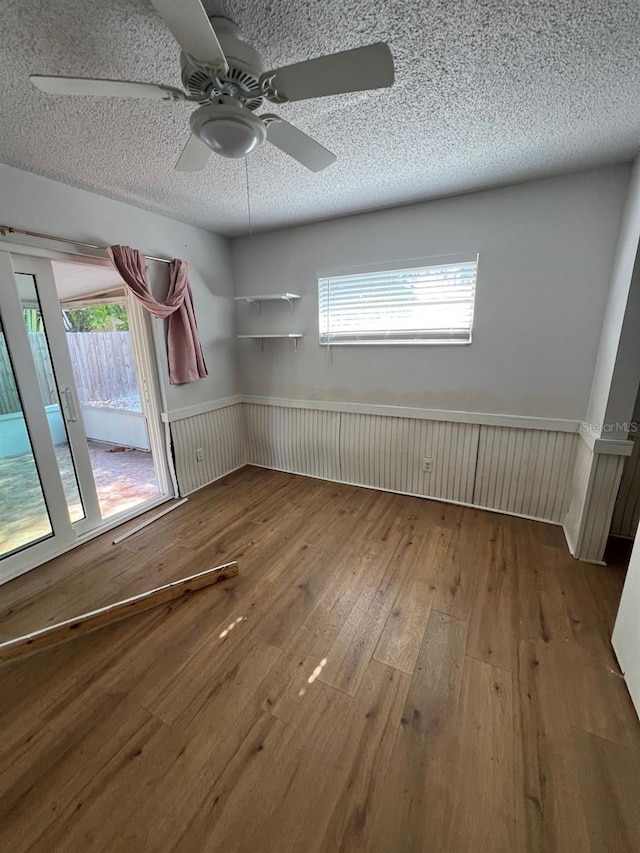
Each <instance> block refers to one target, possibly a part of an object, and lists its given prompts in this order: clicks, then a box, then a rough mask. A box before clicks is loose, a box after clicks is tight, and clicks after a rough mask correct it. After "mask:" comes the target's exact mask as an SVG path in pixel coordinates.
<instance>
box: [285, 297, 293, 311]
mask: <svg viewBox="0 0 640 853" xmlns="http://www.w3.org/2000/svg"><path fill="white" fill-rule="evenodd" d="M284 298H285V301H286V302H288V303H289V307H290V308H291V313H292V314H295V313H296V300H295V299H290V298H289V297H288V296H285V297H284Z"/></svg>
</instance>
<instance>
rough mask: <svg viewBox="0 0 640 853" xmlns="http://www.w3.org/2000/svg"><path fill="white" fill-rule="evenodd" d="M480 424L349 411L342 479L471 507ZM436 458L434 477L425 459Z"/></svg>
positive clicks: (342, 443) (343, 426)
mask: <svg viewBox="0 0 640 853" xmlns="http://www.w3.org/2000/svg"><path fill="white" fill-rule="evenodd" d="M479 429H480V428H479V426H478V425H477V424H467V423H448V422H446V421H425V420H417V419H410V418H394V417H388V416H382V415H364V414H354V413H350V412H344V413H342V414H341V421H340V470H341V476H340V479H341V480H342V481H343V482H346V483H355V484H358V485H362V486H374V487H376V488H381V489H390V490H391V491H394V492H409V493H411V494H415V495H425V496H428V497H434V498H443V499H445V500H450V501H459V502H462V503H471V500H472V497H473V478H474V473H475V462H476V452H477V447H478V432H479ZM425 456H426V457H429V458H431V459H432V471H431V473H425V472H424V471H423V464H422V462H423V458H424V457H425Z"/></svg>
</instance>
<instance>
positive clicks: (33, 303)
mask: <svg viewBox="0 0 640 853" xmlns="http://www.w3.org/2000/svg"><path fill="white" fill-rule="evenodd" d="M11 259H12V263H13V269H14V278H15V286H16V288H17V291H18V295H19V299H20V306H21V309H22V313H23V318H24V325H25V328H26V330H27V334H28V337H29V343H30V349H31V354H32V358H33V362H34V365H35V367H36V371H37V372H38V374H39V376H38V388H39V396H40V398H41V401H42V402H43V403H44V405H45V409H49V408H50V407H52V409H51V411H50V412H48V416H49V419H50V421H51V423H50V431H51V436H52V439H53V444H54V447H55V453H56V461H57V466H58V471H59V474H60V477H61V479H62V483H63V486H64V492H65V501H66V507H67V511H68V514H69V517H70V519H71V522H72V523H73V527H74V529H75V530H77V531H78V533H87V532H89V531H91V530H94V529H95V528H96V527H98V526H99V525H100V524H101V523H102V516H101V513H100V505H99V502H98V495H97V491H96V484H95V480H94V476H93V471H92V467H91V459H90V456H89V447H88V444H87V436H86V433H85V428H84V423H83V420H82V411H81V406H80V401H79V399H78V394H77V390H76V382H75V378H74V373H73V367H72V364H71V358H70V355H69V348H68V346H67V341H66V334H65V327H64V322H63V317H62V313H61V311H60V303H59V301H58V294H57V291H56V282H55V278H54V274H53V269H52V264H51V261H49V260H46V259H44V258H35V257H31V256H28V255H19V254H15V255H14V254H12V256H11Z"/></svg>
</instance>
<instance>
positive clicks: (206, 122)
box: [191, 104, 267, 159]
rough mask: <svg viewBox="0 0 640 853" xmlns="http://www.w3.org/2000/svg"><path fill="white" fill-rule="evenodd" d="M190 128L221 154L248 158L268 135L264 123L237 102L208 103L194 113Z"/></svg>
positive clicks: (235, 157)
mask: <svg viewBox="0 0 640 853" xmlns="http://www.w3.org/2000/svg"><path fill="white" fill-rule="evenodd" d="M191 130H192V132H193V134H194V135H195V136H197V137H198V139H200V140H201V141H202V142H204V144H205V145H208V146H209V148H211V150H212V151H214V152H215V153H216V154H219V155H220V156H221V157H230V158H232V159H237V158H239V157H246V156H247V154H250V153H251V152H252V151H254V150H255V149H256V148H257V147H258V146H259V145H262V143H263V142H264V141H265V139H266V138H267V129H266V127H265V125H264V123H263V122H262V121H261V120H260V119H259V118H258V116H256V115H254V114H253V113H252V112H250V111H249V110H246V109H243V108H242V107H239V106H236V105H235V104H207V105H206V106H204V107H200V109H198V110H196V111H195V113H193V115H192V116H191Z"/></svg>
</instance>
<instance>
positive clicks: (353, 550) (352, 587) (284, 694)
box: [263, 520, 389, 721]
mask: <svg viewBox="0 0 640 853" xmlns="http://www.w3.org/2000/svg"><path fill="white" fill-rule="evenodd" d="M349 525H350V529H351V536H350V537H349V538H348V539H347V540H346V541H344V542H343V547H342V549H341V552H340V559H339V566H340V572H339V573H337V574H335V575H334V576H333V579H332V581H331V582H330V583H329V585H328V586H327V588H326V589H325V591H324V593H323V595H322V596H321V597H320V599H319V600H318V602H317V604H316V606H315V607H314V608H313V610H312V611H311V613H310V614H309V616H308V617H307V619H305V621H304V622H303V623H302V624H301V625H300V626H299V628H298V629H297V630H296V632H295V633H294V634H293V635H292V636H291V637H290V639H289V641H288V642H287V643H286V645H285V646H284V647H283V653H282V655H281V657H280V659H279V660H278V662H277V663H276V665H275V666H274V667H273V670H272V671H271V672H270V674H269V677H268V678H267V679H266V681H265V685H264V687H265V690H264V697H263V698H264V703H265V704H264V707H265V708H266V709H267V710H269V711H270V712H271V713H273V714H275V715H276V716H277V717H279V718H280V719H281V720H284V721H289V720H290V719H291V718H292V716H293V714H294V713H295V711H296V709H297V707H298V705H299V704H300V701H301V699H302V697H303V696H304V695H305V692H306V690H307V688H308V683H309V678H310V677H311V676H312V674H313V673H314V671H315V669H316V667H318V666H319V665H320V664H321V663H322V662H323V661H326V660H328V654H329V650H330V649H331V647H332V645H333V644H334V642H335V640H336V637H337V636H338V634H339V633H340V631H341V629H342V627H343V626H344V624H345V623H346V621H347V618H348V617H349V615H350V613H351V611H352V610H353V608H354V606H355V604H356V602H357V601H358V599H359V597H360V595H361V594H362V592H363V590H365V589H370V586H371V583H372V582H375V580H376V578H378V577H379V575H380V571H381V568H382V567H384V565H385V561H386V560H388V556H389V554H388V548H389V545H388V539H385V538H382V537H381V535H380V532H379V531H378V530H377V527H376V525H375V523H371V522H366V521H360V522H359V523H356V524H354V522H353V520H351V521H350V522H349ZM332 559H333V558H332Z"/></svg>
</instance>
